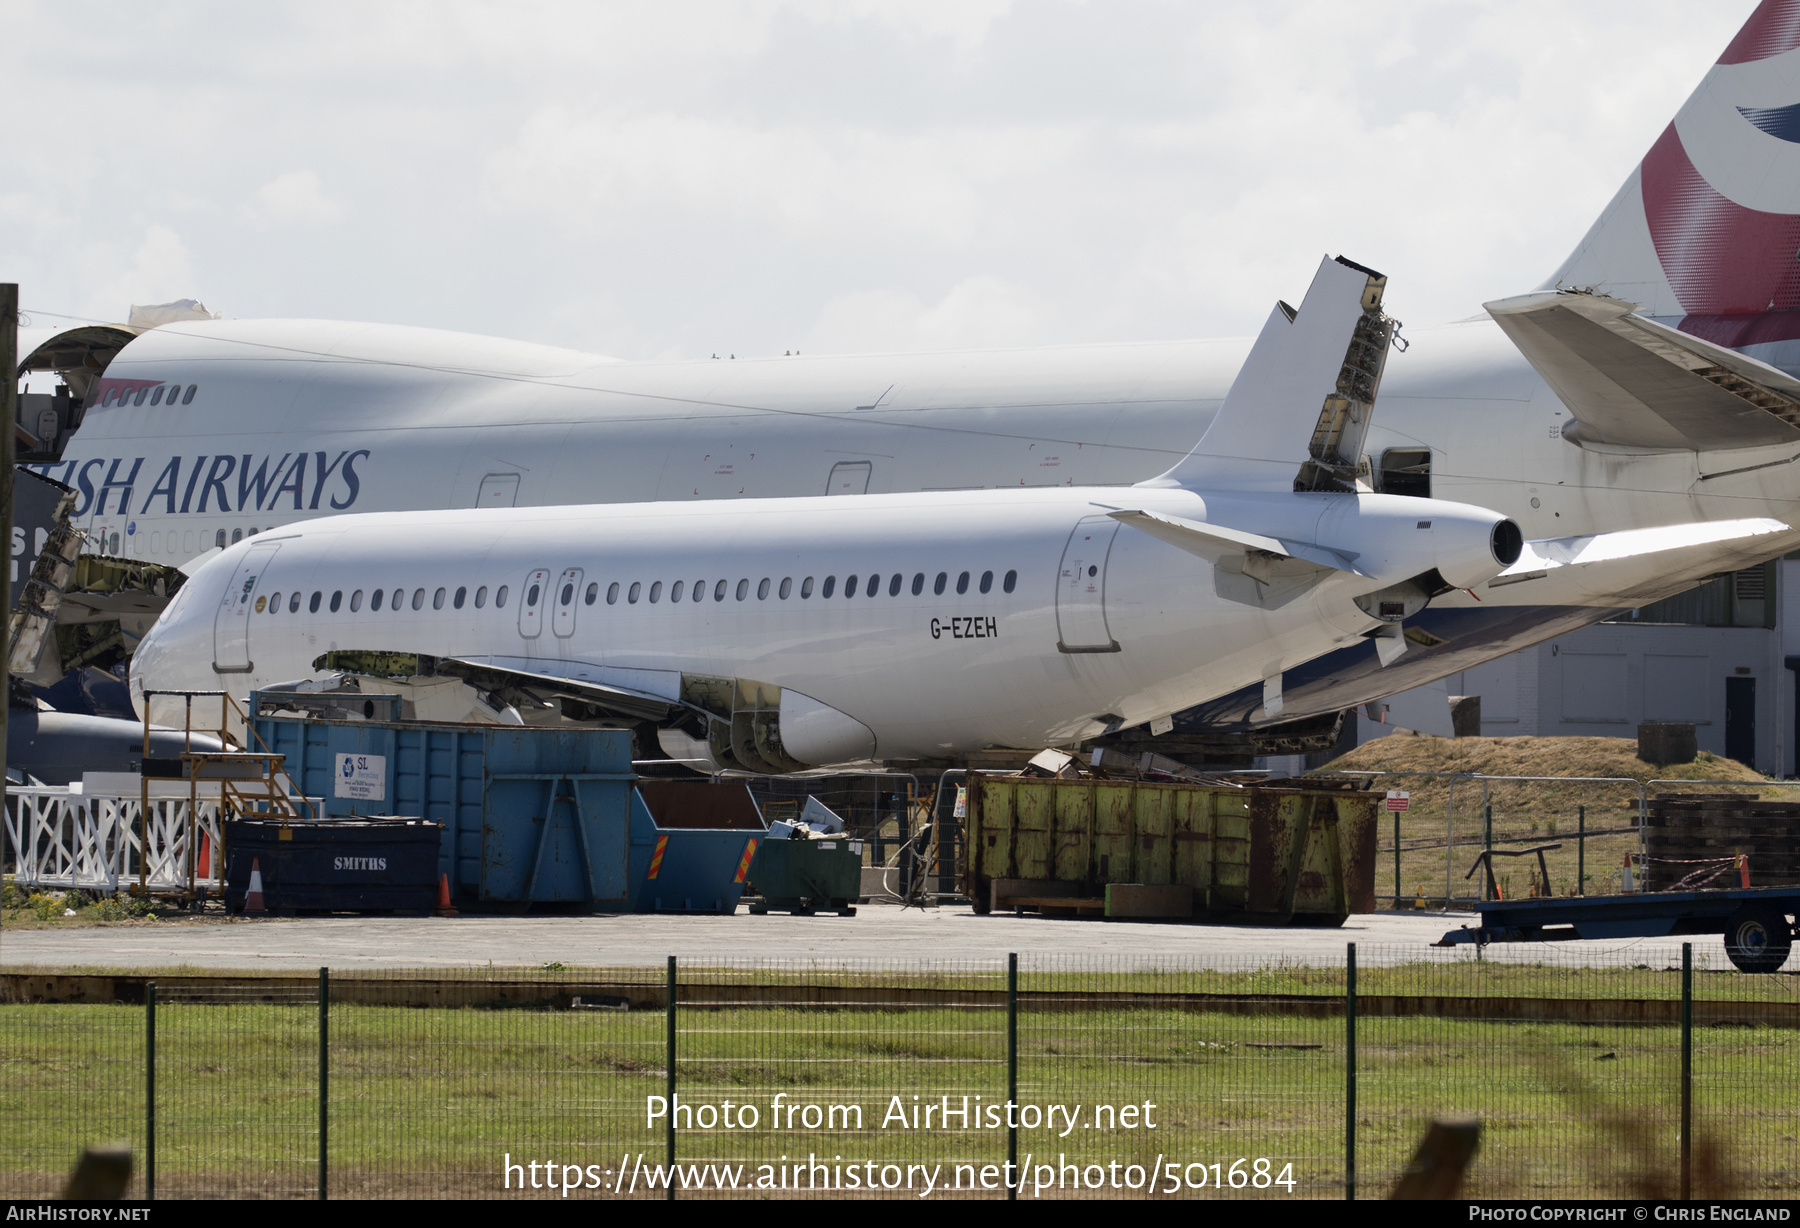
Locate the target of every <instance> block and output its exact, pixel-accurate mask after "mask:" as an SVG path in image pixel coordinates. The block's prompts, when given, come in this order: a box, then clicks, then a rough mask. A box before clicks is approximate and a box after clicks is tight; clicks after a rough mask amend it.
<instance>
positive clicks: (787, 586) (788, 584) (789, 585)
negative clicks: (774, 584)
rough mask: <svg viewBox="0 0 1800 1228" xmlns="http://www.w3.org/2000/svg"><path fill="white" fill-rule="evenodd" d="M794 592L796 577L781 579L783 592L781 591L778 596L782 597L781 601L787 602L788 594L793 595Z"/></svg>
mask: <svg viewBox="0 0 1800 1228" xmlns="http://www.w3.org/2000/svg"><path fill="white" fill-rule="evenodd" d="M793 591H794V577H792V576H783V577H781V590H780V593H779V594H778V595H779V596H780V597H781V599H782V600H783V601H786V600H787V599H788V594H789V593H792V592H793Z"/></svg>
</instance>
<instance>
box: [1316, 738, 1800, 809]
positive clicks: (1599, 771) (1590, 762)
mask: <svg viewBox="0 0 1800 1228" xmlns="http://www.w3.org/2000/svg"><path fill="white" fill-rule="evenodd" d="M1319 771H1321V772H1478V773H1480V774H1481V775H1484V776H1612V777H1620V776H1625V777H1630V778H1631V779H1632V780H1638V781H1646V780H1659V779H1660V780H1671V779H1675V780H1761V779H1764V777H1763V776H1762V774H1761V773H1759V772H1757V771H1756V770H1755V769H1753V768H1750V767H1747V766H1745V765H1744V764H1742V763H1739V762H1738V761H1737V760H1736V759H1726V758H1724V757H1723V756H1720V755H1714V754H1711V753H1710V752H1708V751H1701V752H1700V756H1699V758H1697V759H1695V760H1694V761H1693V762H1692V763H1679V764H1671V765H1669V766H1667V767H1660V768H1659V767H1654V766H1652V765H1650V764H1648V763H1645V762H1644V761H1643V760H1642V759H1639V758H1638V757H1637V740H1636V739H1634V738H1432V737H1415V736H1410V735H1407V734H1390V735H1389V736H1388V737H1385V738H1376V739H1375V740H1374V741H1373V742H1365V743H1364V744H1363V745H1361V746H1359V747H1357V748H1356V749H1355V750H1353V751H1351V752H1350V753H1349V754H1347V755H1344V756H1342V757H1341V758H1338V759H1335V760H1333V761H1332V762H1330V763H1328V764H1326V765H1325V766H1324V767H1322V768H1320V769H1319ZM1673 791H1674V790H1673V789H1671V792H1673ZM1659 792H1660V790H1659ZM1796 796H1800V795H1796Z"/></svg>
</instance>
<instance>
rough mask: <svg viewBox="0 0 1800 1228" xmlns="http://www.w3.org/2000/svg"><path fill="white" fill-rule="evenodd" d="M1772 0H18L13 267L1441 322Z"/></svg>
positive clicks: (668, 317) (1560, 249)
mask: <svg viewBox="0 0 1800 1228" xmlns="http://www.w3.org/2000/svg"><path fill="white" fill-rule="evenodd" d="M1752 7H1753V4H1752V0H1729V2H1728V3H1726V4H1718V5H1694V4H1692V3H1691V0H1639V2H1638V3H1634V4H1632V5H1629V6H1613V5H1574V6H1571V5H1567V4H1566V3H1560V2H1556V3H1553V2H1552V0H1458V2H1453V3H1442V2H1435V0H1369V2H1368V3H1366V4H1363V5H1360V6H1356V7H1350V6H1345V5H1342V4H1340V3H1332V2H1326V0H1292V2H1291V3H1289V4H1285V5H1280V6H1267V5H1265V6H1244V5H1180V4H1168V3H1157V2H1153V0H1141V2H1140V0H1122V2H1120V3H1110V4H1104V5H1102V4H1081V3H1073V2H1063V0H1033V2H1032V3H1030V4H1008V3H1006V0H979V2H977V0H943V2H940V0H787V2H776V0H743V2H725V0H693V3H684V4H680V5H656V4H612V5H593V4H575V3H559V2H557V0H519V2H518V3H512V4H506V5H495V4H491V3H483V2H479V0H431V2H429V3H427V2H424V0H395V2H394V3H391V4H382V5H375V6H368V5H354V4H351V3H349V2H348V0H314V2H313V3H309V4H306V5H285V6H284V5H265V6H250V7H243V6H232V7H229V8H228V7H226V6H225V5H223V4H222V3H221V2H220V0H189V2H187V3H184V4H181V5H176V6H163V7H160V8H158V7H154V6H152V7H140V8H136V9H130V8H127V9H120V10H118V11H117V12H116V13H114V14H113V15H112V16H111V17H109V20H108V22H106V23H104V24H103V26H101V27H95V26H94V25H93V23H91V22H84V21H83V20H82V19H81V16H80V13H79V11H78V10H76V9H72V8H69V7H68V6H60V7H59V6H54V5H26V6H23V7H22V8H20V7H17V6H15V10H16V11H14V12H13V14H12V21H11V24H10V25H9V27H8V34H9V38H10V39H11V40H12V41H11V42H10V43H9V48H12V49H15V50H16V52H17V54H15V55H14V56H13V57H12V59H11V61H10V63H11V64H12V65H13V70H14V76H13V78H11V79H9V83H10V84H11V85H12V86H13V93H14V94H15V95H16V96H17V97H19V98H20V99H21V103H20V108H21V110H20V113H19V115H18V116H17V117H16V121H15V122H14V123H13V124H11V125H8V126H7V128H6V129H5V130H4V131H3V132H0V160H3V161H4V163H5V165H7V166H8V167H9V168H11V174H10V176H9V178H8V181H7V183H6V184H5V185H4V187H3V188H0V218H3V219H4V221H5V223H6V228H7V238H8V242H7V243H6V244H5V245H4V248H3V249H0V263H3V264H4V267H0V276H5V277H7V279H9V280H18V281H20V282H21V283H23V284H25V285H26V286H27V287H28V293H27V301H28V305H31V306H36V307H38V308H40V309H42V310H46V311H58V310H70V311H80V310H83V305H87V304H90V303H93V304H97V303H100V302H102V301H104V302H105V303H106V304H107V308H106V314H109V315H111V314H116V313H117V312H119V311H120V310H121V309H122V307H123V305H124V304H125V303H126V302H128V301H129V300H130V299H132V298H136V300H137V301H139V302H144V301H160V300H162V299H167V298H178V297H186V296H193V297H200V298H203V299H205V300H206V301H207V302H208V303H209V305H212V306H215V307H221V306H222V307H225V308H227V309H228V310H230V311H231V312H232V313H233V314H237V315H265V316H273V315H310V316H324V317H337V318H348V319H385V320H393V321H396V322H401V323H413V324H423V325H436V326H441V327H450V328H458V329H464V330H468V331H473V332H486V333H492V334H496V335H508V336H519V337H525V338H535V339H541V340H545V341H549V342H553V343H554V342H561V343H563V344H580V345H582V346H583V347H584V348H591V349H598V350H601V351H602V352H612V353H618V354H620V355H622V356H627V357H629V356H637V355H645V356H648V355H658V354H666V353H669V352H671V351H674V352H680V353H686V354H690V355H697V354H705V353H709V352H711V351H713V350H719V351H721V352H725V351H732V352H737V353H740V354H743V353H770V352H773V353H777V354H778V353H780V352H781V351H782V350H783V349H785V348H788V347H789V346H791V345H794V344H800V345H802V346H811V347H813V348H815V349H817V348H821V347H824V346H827V345H828V346H829V348H834V349H835V348H840V347H847V348H904V347H911V346H918V345H925V344H945V345H960V344H1012V343H1018V342H1031V343H1049V342H1061V341H1084V340H1111V339H1120V340H1128V339H1137V338H1150V337H1168V336H1204V335H1209V334H1211V335H1217V334H1233V333H1236V334H1242V333H1245V332H1248V331H1252V330H1254V328H1255V327H1256V326H1257V325H1258V324H1259V323H1260V321H1261V319H1262V317H1263V315H1264V314H1265V313H1266V310H1267V305H1268V303H1269V301H1270V300H1271V299H1273V298H1275V297H1277V296H1283V295H1285V296H1288V297H1290V298H1291V297H1292V296H1294V295H1296V294H1299V293H1302V292H1303V291H1304V289H1305V282H1306V279H1307V278H1308V277H1309V276H1310V273H1311V270H1312V267H1313V263H1314V262H1315V261H1316V260H1317V259H1318V256H1319V254H1320V253H1321V252H1325V251H1332V252H1339V251H1341V252H1344V253H1345V254H1347V255H1350V256H1352V257H1353V258H1355V259H1359V260H1362V261H1364V262H1366V263H1369V264H1371V265H1373V266H1374V267H1376V268H1380V269H1382V270H1384V271H1386V272H1388V273H1390V274H1391V275H1392V277H1393V284H1392V288H1391V289H1390V293H1389V301H1390V303H1392V305H1393V306H1394V309H1395V310H1396V311H1397V312H1398V313H1400V314H1401V315H1402V317H1403V318H1405V319H1407V320H1408V321H1409V323H1413V324H1422V323H1428V322H1430V321H1432V320H1434V319H1445V318H1453V317H1456V316H1463V315H1467V314H1468V313H1469V312H1470V311H1471V310H1473V309H1474V306H1475V304H1478V303H1479V302H1481V301H1482V300H1483V299H1485V298H1491V297H1494V296H1495V295H1498V294H1504V293H1510V292H1515V291H1517V290H1519V289H1522V288H1527V287H1529V286H1530V285H1533V284H1535V283H1536V282H1537V281H1538V280H1539V279H1540V278H1541V277H1543V276H1544V275H1546V274H1547V273H1548V272H1550V271H1551V270H1552V269H1553V268H1554V267H1555V266H1556V264H1557V263H1558V261H1559V260H1560V259H1561V257H1562V256H1563V255H1564V253H1565V252H1566V251H1567V250H1568V249H1569V248H1570V247H1571V246H1572V245H1573V244H1574V243H1575V242H1576V240H1577V239H1578V238H1579V237H1580V235H1581V233H1582V232H1583V231H1584V230H1585V229H1586V227H1587V225H1588V223H1589V221H1590V220H1591V219H1592V218H1593V217H1594V215H1595V214H1596V213H1597V212H1598V211H1599V209H1600V208H1601V207H1602V206H1603V205H1604V204H1605V203H1606V201H1607V200H1608V199H1609V198H1610V196H1611V195H1612V193H1613V191H1614V190H1615V189H1616V188H1617V186H1618V185H1619V183H1620V182H1621V181H1622V180H1623V179H1624V177H1625V176H1626V174H1627V173H1628V172H1629V170H1630V169H1631V167H1632V165H1633V164H1634V163H1635V162H1636V161H1637V160H1638V158H1639V157H1641V156H1642V153H1643V151H1644V150H1645V149H1646V148H1647V147H1648V146H1649V144H1650V142H1651V141H1652V140H1654V138H1655V136H1656V134H1657V132H1658V131H1659V130H1660V129H1661V128H1662V126H1663V125H1664V124H1666V123H1667V122H1668V120H1669V118H1670V117H1671V116H1672V115H1673V114H1674V112H1675V110H1676V109H1677V108H1678V107H1679V106H1680V104H1681V102H1682V100H1683V99H1684V98H1685V97H1686V95H1687V93H1688V92H1689V91H1690V90H1691V89H1692V88H1693V87H1694V85H1695V84H1696V83H1697V82H1698V81H1699V80H1700V77H1701V75H1702V74H1703V73H1704V72H1705V70H1706V67H1707V66H1708V65H1709V64H1710V63H1711V61H1712V60H1713V59H1714V58H1716V56H1717V55H1718V53H1719V50H1720V49H1721V48H1722V47H1723V46H1724V45H1725V43H1726V42H1727V41H1729V39H1730V37H1731V35H1732V34H1733V33H1734V32H1735V30H1736V29H1737V27H1738V26H1739V25H1740V24H1741V23H1742V21H1743V19H1744V18H1745V17H1746V16H1747V15H1748V14H1749V12H1750V11H1751V9H1752ZM352 31H353V32H354V34H353V35H352V34H351V32H352ZM77 44H79V45H80V46H81V47H82V49H83V57H84V58H83V83H82V87H81V88H80V89H79V90H70V89H69V88H67V83H66V81H64V80H63V79H62V77H61V76H60V75H59V70H58V68H57V67H56V66H57V64H58V63H59V59H58V57H59V55H60V51H61V49H63V48H66V47H67V46H71V45H77ZM145 64H155V65H157V66H158V68H157V71H155V72H152V73H146V72H145V71H144V70H143V65H145ZM120 114H129V115H130V116H131V117H132V122H131V123H130V124H127V125H120V124H118V123H117V122H116V117H117V116H118V115H120ZM71 131H79V132H82V133H84V134H85V135H84V137H83V139H82V140H81V141H78V142H75V143H74V144H73V145H71V144H70V143H69V142H67V141H62V142H58V141H55V140H53V139H47V138H46V135H45V134H54V133H60V132H71ZM221 151H224V152H221ZM153 227H160V228H162V232H163V233H165V234H166V235H167V236H168V238H169V239H171V240H174V247H172V248H170V249H169V250H171V251H173V250H177V249H179V250H180V251H182V252H183V253H184V255H183V257H182V259H183V260H184V261H185V264H184V265H183V264H179V263H168V262H165V263H164V264H163V265H162V266H160V271H158V268H157V267H153V266H155V260H151V261H150V263H145V260H146V257H145V253H144V252H143V251H142V250H141V249H143V248H144V246H145V244H146V243H147V242H148V241H149V239H148V236H149V235H150V233H151V229H152V228H153ZM177 236H179V237H178V238H177ZM182 244H185V247H183V246H182ZM451 254H453V258H450V257H451ZM156 259H161V258H160V257H158V258H156ZM164 278H167V279H170V280H173V281H177V282H179V284H174V285H170V286H168V287H167V288H158V289H155V290H151V289H149V288H148V287H146V288H143V289H141V290H135V289H134V290H130V291H129V292H128V291H127V289H126V287H127V286H128V285H137V284H140V283H143V282H146V281H148V282H159V281H160V280H161V279H164ZM153 296H154V297H153ZM967 304H972V305H973V306H965V305H967ZM934 338H937V339H941V340H936V341H934V340H933V339H934Z"/></svg>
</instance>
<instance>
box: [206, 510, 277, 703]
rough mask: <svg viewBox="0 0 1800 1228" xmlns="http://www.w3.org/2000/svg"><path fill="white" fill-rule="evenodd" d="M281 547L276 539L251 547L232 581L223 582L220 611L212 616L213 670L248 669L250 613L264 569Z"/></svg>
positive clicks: (223, 672) (240, 671) (220, 671)
mask: <svg viewBox="0 0 1800 1228" xmlns="http://www.w3.org/2000/svg"><path fill="white" fill-rule="evenodd" d="M280 549H281V545H280V543H279V542H271V543H269V544H268V545H266V546H255V547H253V548H252V549H251V550H250V552H249V553H248V554H246V555H245V556H244V558H243V561H242V562H240V563H239V564H238V567H237V571H236V573H235V574H234V575H233V576H232V578H231V583H230V584H228V585H226V586H225V595H224V597H223V598H222V599H221V600H220V602H219V612H218V613H217V614H216V615H215V616H214V617H213V673H215V674H247V673H249V672H250V670H251V668H252V664H251V661H250V615H251V614H253V613H255V611H256V594H257V590H258V589H260V588H261V587H262V583H261V581H262V577H263V572H264V571H265V570H266V569H267V567H268V565H269V561H270V560H271V559H273V558H274V557H275V552H276V551H277V550H280Z"/></svg>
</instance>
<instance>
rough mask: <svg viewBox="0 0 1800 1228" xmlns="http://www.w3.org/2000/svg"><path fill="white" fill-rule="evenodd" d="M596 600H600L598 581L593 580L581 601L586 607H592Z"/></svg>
mask: <svg viewBox="0 0 1800 1228" xmlns="http://www.w3.org/2000/svg"><path fill="white" fill-rule="evenodd" d="M598 600H600V581H598V580H595V581H594V582H593V583H592V584H590V585H588V587H587V595H586V596H584V597H583V598H582V601H584V602H585V603H587V604H588V605H593V604H594V602H596V601H598Z"/></svg>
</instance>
